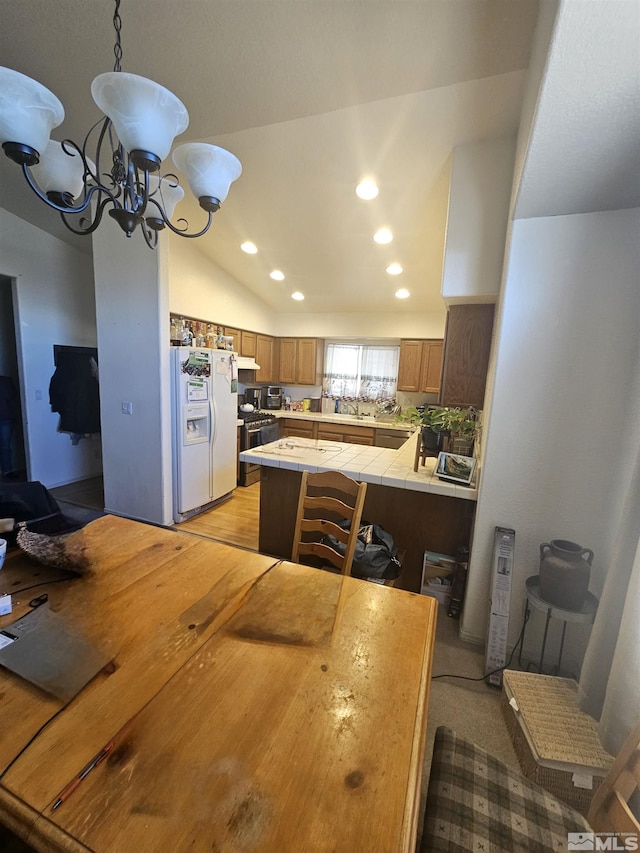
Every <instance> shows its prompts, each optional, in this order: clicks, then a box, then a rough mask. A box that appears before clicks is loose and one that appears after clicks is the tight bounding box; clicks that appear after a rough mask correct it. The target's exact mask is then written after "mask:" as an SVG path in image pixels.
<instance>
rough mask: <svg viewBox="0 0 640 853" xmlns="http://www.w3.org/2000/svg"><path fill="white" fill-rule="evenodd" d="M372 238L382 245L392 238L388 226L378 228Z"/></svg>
mask: <svg viewBox="0 0 640 853" xmlns="http://www.w3.org/2000/svg"><path fill="white" fill-rule="evenodd" d="M373 239H374V240H375V241H376V243H380V244H381V245H384V243H390V242H391V241H392V240H393V234H392V233H391V231H389V229H388V228H379V229H378V230H377V231H376V233H375V234H374V235H373Z"/></svg>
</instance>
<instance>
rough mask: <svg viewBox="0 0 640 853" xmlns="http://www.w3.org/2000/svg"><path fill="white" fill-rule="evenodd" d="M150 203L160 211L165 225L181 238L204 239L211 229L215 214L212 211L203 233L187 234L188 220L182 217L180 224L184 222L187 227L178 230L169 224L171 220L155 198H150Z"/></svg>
mask: <svg viewBox="0 0 640 853" xmlns="http://www.w3.org/2000/svg"><path fill="white" fill-rule="evenodd" d="M149 201H150V202H151V204H153V205H155V206H156V207H157V208H158V211H159V212H160V216H161V217H162V221H163V222H164V224H165V225H166V226H167V227H168V228H169V229H170V230H171V231H173V233H174V234H177V235H178V236H179V237H190V238H193V237H202V235H203V234H206V233H207V231H208V230H209V228H211V222H212V220H213V213H214V211H212V210H210V211H209V219H208V220H207V224H206V225H205V226H204V228H203V229H202V231H198V232H197V233H196V234H187V228H188V227H189V223H188V222H187V220H186V219H184V218H182V217H181V218H180V219H178V222H184V224H185V225H184V228H176V226H175V225H173V224H172V223H171V222H169V220H168V219H167V215H166V213H165V212H164V210H163V209H162V205H160V204H159V202H157V201H156V200H155V198H150V199H149Z"/></svg>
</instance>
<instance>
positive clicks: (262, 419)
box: [238, 412, 280, 486]
mask: <svg viewBox="0 0 640 853" xmlns="http://www.w3.org/2000/svg"><path fill="white" fill-rule="evenodd" d="M238 417H240V418H241V419H242V420H243V421H244V426H243V427H241V429H240V451H243V450H252V449H253V448H254V447H260V445H261V444H268V443H269V442H270V441H276V440H277V439H278V438H279V437H280V425H279V423H278V419H277V418H276V416H275V415H270V414H269V413H268V412H238ZM259 479H260V466H259V465H255V464H254V463H253V462H242V461H241V462H240V479H239V480H238V485H240V486H250V485H251V484H252V483H257V482H258V480H259Z"/></svg>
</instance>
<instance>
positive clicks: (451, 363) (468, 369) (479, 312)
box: [440, 305, 495, 409]
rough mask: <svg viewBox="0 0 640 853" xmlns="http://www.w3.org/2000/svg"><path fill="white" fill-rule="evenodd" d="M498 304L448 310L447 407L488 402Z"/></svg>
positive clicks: (442, 393) (444, 370)
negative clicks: (494, 325) (492, 342)
mask: <svg viewBox="0 0 640 853" xmlns="http://www.w3.org/2000/svg"><path fill="white" fill-rule="evenodd" d="M494 310H495V306H494V305H452V306H451V307H450V308H449V310H448V312H447V331H446V333H445V339H444V363H443V367H442V388H441V390H440V402H441V404H442V405H443V406H475V407H476V408H478V409H481V408H482V406H483V404H484V389H485V385H486V382H487V370H488V366H489V352H490V349H491V335H492V332H493V314H494Z"/></svg>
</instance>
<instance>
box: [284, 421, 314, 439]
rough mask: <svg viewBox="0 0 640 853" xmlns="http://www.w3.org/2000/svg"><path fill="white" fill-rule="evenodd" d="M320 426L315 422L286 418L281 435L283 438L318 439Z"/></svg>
mask: <svg viewBox="0 0 640 853" xmlns="http://www.w3.org/2000/svg"><path fill="white" fill-rule="evenodd" d="M317 428H318V424H317V423H315V422H314V421H300V420H297V419H296V418H284V420H283V421H282V428H281V433H282V437H283V438H290V437H291V436H293V437H294V438H317Z"/></svg>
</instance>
